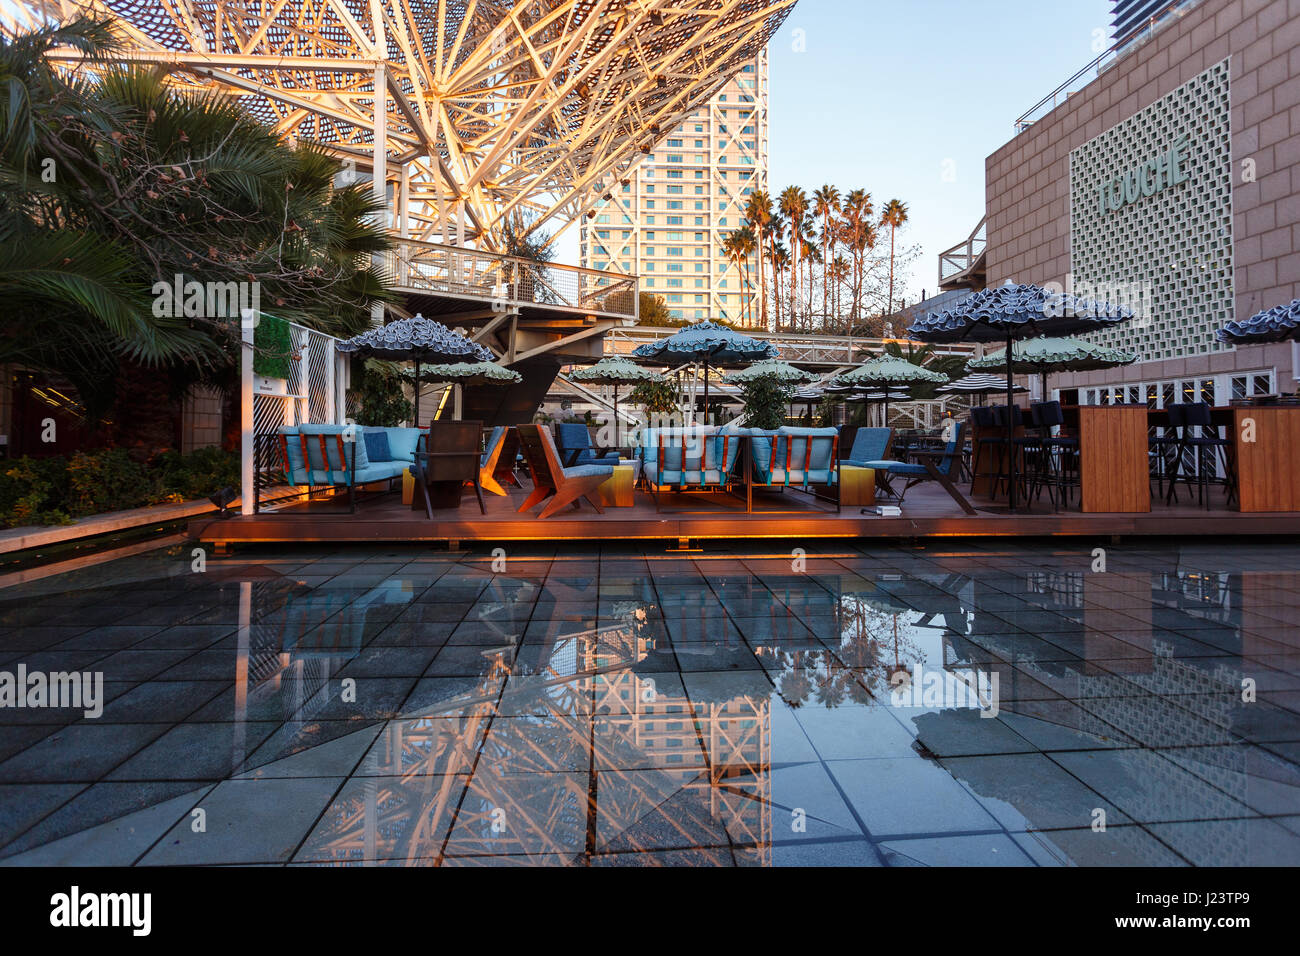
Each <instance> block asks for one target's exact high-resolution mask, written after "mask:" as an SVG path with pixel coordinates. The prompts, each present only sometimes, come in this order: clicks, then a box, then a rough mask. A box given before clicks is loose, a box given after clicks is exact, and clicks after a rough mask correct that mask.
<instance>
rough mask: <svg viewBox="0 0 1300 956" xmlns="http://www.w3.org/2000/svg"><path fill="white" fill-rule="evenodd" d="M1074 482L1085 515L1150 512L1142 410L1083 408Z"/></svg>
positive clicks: (1130, 407)
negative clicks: (1077, 484)
mask: <svg viewBox="0 0 1300 956" xmlns="http://www.w3.org/2000/svg"><path fill="white" fill-rule="evenodd" d="M1077 413H1078V416H1079V468H1080V474H1079V481H1080V484H1081V485H1082V486H1083V505H1082V508H1083V510H1084V511H1085V512H1091V513H1096V512H1104V513H1114V512H1120V513H1124V512H1129V513H1131V512H1142V511H1150V510H1151V476H1150V470H1149V465H1148V463H1147V408H1146V406H1145V405H1083V406H1080V407H1079V408H1078V409H1077Z"/></svg>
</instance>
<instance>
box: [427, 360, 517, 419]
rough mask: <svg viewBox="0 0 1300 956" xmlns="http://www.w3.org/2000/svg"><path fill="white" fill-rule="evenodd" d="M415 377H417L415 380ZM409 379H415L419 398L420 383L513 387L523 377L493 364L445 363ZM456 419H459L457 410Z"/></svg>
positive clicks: (431, 366) (429, 367)
mask: <svg viewBox="0 0 1300 956" xmlns="http://www.w3.org/2000/svg"><path fill="white" fill-rule="evenodd" d="M416 375H418V376H419V377H418V378H417V377H416ZM416 375H412V376H411V377H412V378H414V379H415V395H416V398H417V399H418V398H419V396H420V382H422V381H423V382H443V383H447V384H450V385H455V386H457V387H458V388H459V387H461V386H464V385H513V384H515V383H516V382H522V381H523V380H524V377H523V376H522V375H520V374H519V373H518V372H516V371H514V370H513V369H508V368H505V367H504V366H501V365H497V364H496V363H495V362H447V363H440V364H436V365H430V366H428V367H427V368H426V369H425V370H424V372H423V374H420V373H419V371H418V366H417V371H416ZM444 394H445V393H444ZM456 417H457V418H459V417H460V414H459V410H458V411H457V415H456Z"/></svg>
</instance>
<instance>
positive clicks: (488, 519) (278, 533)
mask: <svg viewBox="0 0 1300 956" xmlns="http://www.w3.org/2000/svg"><path fill="white" fill-rule="evenodd" d="M962 490H963V491H965V490H966V486H963V488H962ZM524 494H525V493H524V492H521V491H520V490H519V489H512V492H511V497H510V498H508V499H507V498H500V497H496V496H494V495H484V498H485V499H486V501H485V503H486V505H487V514H486V515H480V514H479V510H478V505H477V503H476V502H475V501H474V495H473V493H472V491H471V492H469V493H468V494H467V495H466V497H465V498H464V499H463V502H462V504H461V507H460V508H459V509H458V510H451V509H448V510H445V511H435V512H434V520H433V521H429V520H427V519H426V517H425V515H424V511H423V506H422V505H421V509H420V510H419V511H412V510H411V509H410V508H409V507H406V506H403V505H402V503H401V497H400V495H397V494H370V495H362V496H361V497H360V500H359V503H358V506H357V513H356V514H348V513H346V508H347V504H346V501H347V500H346V498H338V499H332V500H330V499H323V498H319V497H318V498H317V500H316V501H314V502H312V503H310V504H296V505H293V506H290V507H287V508H283V509H281V510H279V511H277V512H272V513H265V512H264V513H262V514H258V515H250V516H247V517H242V516H238V517H233V518H227V519H224V520H222V519H218V518H211V517H206V518H201V519H195V520H194V521H191V522H190V525H189V531H190V534H191V536H192V537H195V538H197V539H198V540H200V541H203V542H207V543H213V544H216V545H218V546H225V545H230V544H236V543H252V542H380V541H407V542H470V541H539V540H570V541H612V540H619V539H663V540H669V541H679V540H682V539H686V540H690V541H692V542H695V541H704V540H709V539H720V538H727V539H746V538H873V537H879V538H923V537H951V536H967V535H969V536H1010V537H1044V536H1053V535H1075V536H1107V535H1124V536H1127V535H1188V536H1199V537H1204V536H1225V537H1228V536H1236V535H1293V536H1294V535H1300V512H1285V513H1272V514H1241V513H1238V512H1236V511H1229V510H1227V509H1226V508H1225V507H1224V505H1223V502H1222V497H1221V495H1219V494H1218V493H1217V492H1216V495H1215V500H1214V502H1213V504H1212V507H1211V508H1210V510H1208V511H1207V510H1206V509H1204V508H1202V507H1198V506H1196V505H1195V504H1194V503H1193V504H1187V503H1183V504H1180V505H1175V506H1173V507H1165V506H1164V505H1163V504H1162V503H1159V502H1154V503H1153V505H1152V509H1153V510H1152V511H1151V512H1150V513H1146V514H1141V513H1139V514H1083V513H1081V512H1080V511H1079V510H1078V499H1077V497H1076V499H1075V508H1074V509H1072V510H1067V511H1061V512H1059V513H1055V514H1053V513H1052V512H1051V510H1050V508H1049V507H1048V506H1047V500H1046V496H1044V498H1043V501H1042V502H1041V503H1038V504H1036V505H1035V506H1034V508H1033V509H1032V510H1031V511H1029V512H1021V513H1017V514H1008V513H1006V511H1005V508H998V507H997V506H996V505H994V504H992V503H991V502H988V501H982V500H981V499H979V498H974V499H972V502H973V503H974V504H975V506H976V508H977V509H978V513H977V514H975V515H965V514H963V513H962V511H961V510H960V509H959V508H958V507H957V505H956V504H955V503H954V502H953V500H952V499H951V498H949V497H948V496H947V495H946V494H945V493H944V492H943V491H942V489H940V488H937V487H934V486H933V485H922V486H919V487H917V488H914V489H913V490H912V491H911V492H909V493H908V495H907V500H906V502H905V503H904V505H903V513H902V515H901V516H899V517H879V516H874V515H864V514H861V509H860V508H856V507H855V508H847V507H846V508H844V509H843V511H842V513H840V514H836V513H835V510H834V504H833V503H831V504H830V505H829V509H830V510H829V511H828V510H826V505H825V503H821V502H818V503H816V504H814V503H812V502H811V501H810V499H809V498H808V496H806V495H803V494H800V493H797V492H786V493H784V494H771V493H758V492H756V493H755V497H754V507H755V513H754V514H746V513H745V510H744V509H745V503H744V500H743V497H742V498H741V499H740V500H739V501H738V500H736V499H735V498H729V497H727V496H697V495H670V496H661V506H662V508H663V510H662V511H661V512H656V511H655V506H654V501H653V500H652V499H651V497H650V496H649V495H648V494H644V493H642V492H640V491H638V492H637V494H636V503H635V505H634V506H633V507H631V508H606V509H605V513H604V514H603V515H599V514H597V513H596V512H595V510H594V509H593V508H592V507H591V506H590V505H589V504H587V503H586V502H583V503H582V505H581V507H580V508H577V509H574V510H566V511H564V512H562V513H560V514H557V515H555V516H553V517H551V518H547V519H545V520H542V519H539V518H537V517H536V516H535V514H536V510H534V511H533V512H530V513H527V514H518V513H517V512H516V510H515V509H516V508H518V507H519V504H520V503H521V502H522V501H523V498H524ZM1182 494H1183V492H1182V491H1181V490H1180V495H1182ZM1184 497H1185V496H1184ZM818 505H821V507H818ZM759 509H763V510H761V511H760V510H759ZM340 510H341V511H342V513H340Z"/></svg>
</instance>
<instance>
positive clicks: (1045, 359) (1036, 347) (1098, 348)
mask: <svg viewBox="0 0 1300 956" xmlns="http://www.w3.org/2000/svg"><path fill="white" fill-rule="evenodd" d="M1011 361H1012V362H1013V363H1015V367H1016V368H1019V369H1023V370H1024V371H1026V372H1037V373H1038V374H1039V375H1041V376H1042V378H1043V399H1044V400H1046V399H1047V374H1048V373H1049V372H1092V371H1096V370H1097V369H1103V368H1115V367H1117V366H1120V365H1132V364H1133V363H1134V362H1136V361H1137V355H1136V354H1134V353H1133V352H1124V351H1121V350H1120V349H1112V348H1108V347H1107V346H1105V345H1098V344H1096V343H1095V342H1085V341H1083V340H1082V339H1072V338H1064V339H1029V340H1028V341H1026V342H1017V343H1016V344H1015V346H1014V347H1013V348H1012V349H1011ZM1006 367H1007V350H1006V349H1002V350H1000V351H998V352H994V353H993V354H991V355H982V356H980V357H979V358H973V359H971V360H970V361H969V362H967V363H966V368H968V369H970V370H971V371H972V372H974V371H977V370H979V369H996V370H997V371H1003V370H1005V369H1006Z"/></svg>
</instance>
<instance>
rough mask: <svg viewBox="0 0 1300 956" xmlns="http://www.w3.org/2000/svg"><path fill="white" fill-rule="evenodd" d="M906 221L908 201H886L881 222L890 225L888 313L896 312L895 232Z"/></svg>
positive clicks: (883, 224)
mask: <svg viewBox="0 0 1300 956" xmlns="http://www.w3.org/2000/svg"><path fill="white" fill-rule="evenodd" d="M905 222H907V204H906V203H904V202H902V201H901V200H898V199H891V200H889V202H887V203H885V211H884V212H883V213H881V216H880V224H881V225H882V226H888V227H889V307H888V308H887V309H886V310H885V314H886V315H893V314H894V234H895V233H897V232H898V229H899V227H900V226H901V225H903V223H905Z"/></svg>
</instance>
